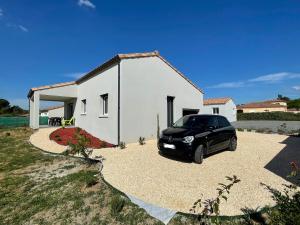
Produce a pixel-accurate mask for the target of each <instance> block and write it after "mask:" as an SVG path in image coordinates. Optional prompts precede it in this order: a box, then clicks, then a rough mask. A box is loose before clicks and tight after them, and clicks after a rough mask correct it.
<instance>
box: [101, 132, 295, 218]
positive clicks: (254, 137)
mask: <svg viewBox="0 0 300 225" xmlns="http://www.w3.org/2000/svg"><path fill="white" fill-rule="evenodd" d="M299 146H300V138H296V137H287V136H284V135H277V134H258V133H251V132H238V149H237V150H236V151H235V152H229V151H224V152H221V153H218V154H215V155H212V156H209V157H207V158H205V159H204V162H203V164H201V165H198V164H195V163H191V162H182V161H179V160H174V159H170V158H167V157H164V156H161V155H159V154H158V150H157V147H156V141H148V142H147V143H146V145H144V146H140V145H138V144H129V145H127V148H126V149H124V150H119V149H116V150H113V149H101V150H96V151H95V153H96V154H97V155H98V154H101V155H103V156H104V157H105V159H106V160H105V162H104V169H103V175H104V178H105V179H106V181H108V182H109V183H110V184H111V185H113V186H114V187H116V188H117V189H119V190H121V191H123V192H125V193H127V194H130V195H133V196H135V197H137V198H140V199H142V200H144V201H146V202H149V203H153V204H156V205H158V206H161V207H165V208H169V209H173V210H176V211H182V212H189V209H190V208H191V206H192V205H193V203H194V202H195V201H196V200H197V199H198V198H200V197H201V195H203V197H204V198H205V199H206V198H212V197H215V196H216V194H217V192H216V188H217V186H218V183H220V182H226V181H225V176H232V175H237V176H238V177H239V178H240V179H241V182H240V183H238V184H236V186H234V187H233V188H232V191H231V193H230V195H229V198H228V202H222V203H221V207H220V210H221V214H222V215H237V214H241V211H240V209H241V208H244V207H250V208H254V209H255V208H257V207H262V206H264V205H266V204H269V205H273V204H274V202H273V201H272V199H271V198H270V194H269V192H268V191H267V190H265V189H264V187H262V186H261V185H260V183H261V182H263V183H266V184H269V185H271V186H272V187H275V188H278V189H282V184H283V183H289V182H288V181H286V180H285V179H286V178H285V176H286V175H287V174H288V172H289V165H288V163H289V162H290V161H292V160H298V161H300V148H299ZM100 151H101V152H100Z"/></svg>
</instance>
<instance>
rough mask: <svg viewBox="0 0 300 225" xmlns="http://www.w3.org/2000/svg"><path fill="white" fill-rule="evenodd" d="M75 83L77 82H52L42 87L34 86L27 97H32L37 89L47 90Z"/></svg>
mask: <svg viewBox="0 0 300 225" xmlns="http://www.w3.org/2000/svg"><path fill="white" fill-rule="evenodd" d="M73 84H76V82H75V81H70V82H64V83H58V84H51V85H45V86H40V87H33V88H31V89H30V90H29V92H28V95H27V97H28V98H29V97H31V95H32V94H33V92H35V91H40V90H45V89H50V88H57V87H64V86H68V85H73Z"/></svg>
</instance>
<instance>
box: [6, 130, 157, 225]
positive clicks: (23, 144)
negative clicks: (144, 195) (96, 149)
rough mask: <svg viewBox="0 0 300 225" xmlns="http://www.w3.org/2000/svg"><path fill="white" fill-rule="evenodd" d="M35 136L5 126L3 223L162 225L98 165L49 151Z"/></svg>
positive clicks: (29, 132)
mask: <svg viewBox="0 0 300 225" xmlns="http://www.w3.org/2000/svg"><path fill="white" fill-rule="evenodd" d="M30 134H31V130H30V129H28V128H17V129H10V130H8V129H0V224H5V225H7V224H161V223H160V222H159V221H158V220H156V219H154V218H152V217H150V216H149V215H148V214H147V213H146V212H145V211H144V210H143V209H140V208H138V207H137V206H135V205H133V204H132V203H131V202H130V201H129V200H128V199H127V198H126V197H124V196H122V195H121V194H120V193H119V192H117V191H115V190H113V189H112V188H110V187H109V186H108V185H107V184H106V183H105V182H104V181H103V180H102V178H101V177H100V175H99V172H98V170H97V167H96V166H88V165H86V164H85V163H84V162H82V161H81V160H79V159H74V158H67V157H65V156H52V155H49V154H44V153H42V152H41V151H40V150H38V149H37V148H35V147H33V146H32V145H31V144H29V143H28V138H29V136H30Z"/></svg>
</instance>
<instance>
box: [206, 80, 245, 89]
mask: <svg viewBox="0 0 300 225" xmlns="http://www.w3.org/2000/svg"><path fill="white" fill-rule="evenodd" d="M244 86H245V82H242V81H240V82H225V83H220V84H216V85H213V86H210V87H209V88H239V87H244Z"/></svg>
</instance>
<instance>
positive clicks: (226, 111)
mask: <svg viewBox="0 0 300 225" xmlns="http://www.w3.org/2000/svg"><path fill="white" fill-rule="evenodd" d="M213 108H219V115H222V116H225V117H226V118H227V119H228V120H229V122H233V121H236V105H235V104H234V102H233V101H232V100H229V101H228V102H227V103H226V104H216V105H204V110H203V112H204V114H213Z"/></svg>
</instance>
